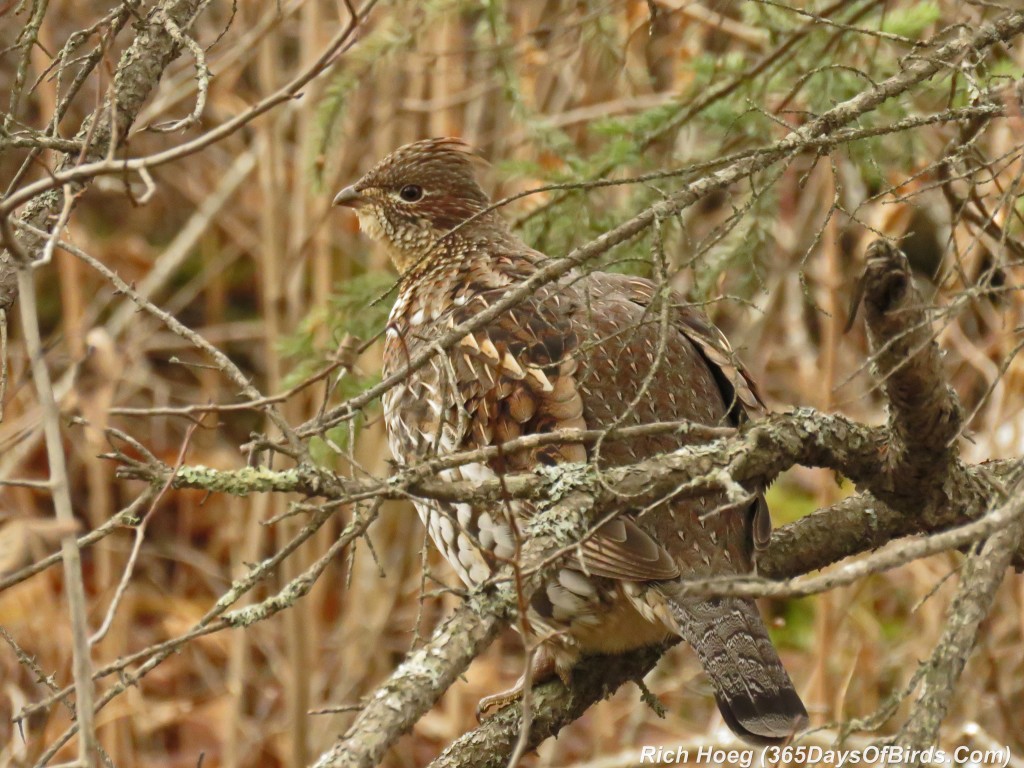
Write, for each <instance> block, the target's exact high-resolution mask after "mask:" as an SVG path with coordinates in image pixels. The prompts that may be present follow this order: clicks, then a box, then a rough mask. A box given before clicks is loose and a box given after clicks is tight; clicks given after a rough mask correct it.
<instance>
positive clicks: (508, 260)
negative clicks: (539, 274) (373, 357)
mask: <svg viewBox="0 0 1024 768" xmlns="http://www.w3.org/2000/svg"><path fill="white" fill-rule="evenodd" d="M541 258H542V256H541V254H539V253H538V252H536V251H534V250H533V249H531V248H530V247H529V246H527V245H526V244H525V243H524V242H523V241H522V240H520V239H519V237H518V236H517V235H515V234H514V233H513V232H512V231H511V230H509V229H507V228H504V227H503V228H501V229H494V230H491V231H489V232H486V233H482V232H479V231H477V232H467V233H465V234H463V233H462V232H453V233H451V234H449V235H447V236H446V237H445V238H444V239H443V241H441V242H438V243H437V244H436V246H435V247H434V248H432V249H430V250H429V251H427V252H425V253H424V254H422V255H421V257H420V258H419V260H418V261H412V263H411V264H410V265H409V266H408V267H407V269H406V270H405V271H403V272H402V276H401V278H400V287H399V292H398V298H397V300H396V302H395V306H394V308H393V309H392V312H391V322H392V324H401V325H407V326H413V327H414V326H418V325H421V324H423V323H426V322H430V321H432V320H436V319H438V318H439V317H440V316H441V315H443V314H445V312H447V311H448V310H450V309H451V308H452V307H460V306H464V305H466V304H467V302H468V301H469V300H470V299H471V298H472V297H474V296H480V295H481V294H485V293H487V292H488V291H495V290H502V289H507V288H508V287H510V286H512V285H514V284H516V283H519V282H522V281H523V280H526V279H527V278H529V277H530V275H532V274H533V273H534V272H535V271H536V269H537V264H538V262H539V261H540V259H541Z"/></svg>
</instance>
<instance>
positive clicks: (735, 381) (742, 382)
mask: <svg viewBox="0 0 1024 768" xmlns="http://www.w3.org/2000/svg"><path fill="white" fill-rule="evenodd" d="M589 282H590V285H589V286H588V289H589V291H590V292H591V294H592V295H593V296H596V297H598V300H601V299H604V300H607V299H608V297H612V298H613V299H614V298H619V299H623V298H624V299H628V300H629V301H630V302H632V303H634V304H636V305H638V306H640V307H643V308H644V309H645V310H646V311H647V312H649V313H650V315H651V317H650V318H649V319H648V324H649V325H651V326H658V324H659V323H658V321H659V313H660V306H659V305H658V302H657V300H656V299H657V294H658V287H657V286H656V285H655V284H654V283H653V282H651V281H650V280H647V279H644V278H641V277H633V276H629V275H619V274H612V273H606V272H601V273H594V274H592V275H591V276H590V281H589ZM668 301H669V310H670V316H669V323H670V325H671V327H672V328H673V329H674V330H675V331H676V332H678V333H680V334H682V336H684V337H685V338H686V339H687V340H688V341H689V342H690V343H691V344H692V345H693V346H694V347H695V348H696V349H697V351H698V352H699V353H700V355H701V357H702V358H703V361H704V363H705V364H706V365H707V367H708V369H709V370H710V372H711V375H712V376H713V377H714V380H715V383H716V384H717V387H718V390H719V392H720V394H721V397H722V402H724V403H725V405H726V410H727V413H728V419H727V421H728V423H730V424H731V425H733V426H740V425H741V424H744V423H746V422H747V421H749V420H751V419H758V418H760V417H762V416H763V415H764V414H765V413H766V407H765V404H764V401H763V400H762V399H761V396H760V395H759V394H758V391H757V385H756V384H755V382H754V380H753V378H751V376H750V374H749V373H748V372H747V370H746V369H745V368H744V367H743V365H742V363H740V362H739V360H738V359H737V358H736V355H735V353H734V352H733V350H732V347H730V345H729V341H728V340H727V339H726V338H725V334H723V333H722V332H721V331H720V330H719V329H718V328H717V327H716V326H715V325H714V323H712V322H711V320H710V318H709V317H708V316H707V314H706V313H705V312H703V311H702V310H701V309H700V308H699V307H698V306H696V305H694V304H692V303H690V302H687V301H686V300H685V299H684V298H683V297H682V296H680V295H679V294H678V293H676V292H674V291H673V292H670V293H669V295H668ZM652 331H653V328H652ZM750 512H751V515H750V533H751V536H752V539H753V544H754V546H755V548H757V549H761V548H763V547H764V546H766V545H767V543H768V540H769V539H770V538H771V532H772V525H771V517H770V515H769V512H768V506H767V504H766V503H765V500H764V495H763V493H758V494H757V498H756V499H755V501H754V503H753V504H752V505H751V508H750Z"/></svg>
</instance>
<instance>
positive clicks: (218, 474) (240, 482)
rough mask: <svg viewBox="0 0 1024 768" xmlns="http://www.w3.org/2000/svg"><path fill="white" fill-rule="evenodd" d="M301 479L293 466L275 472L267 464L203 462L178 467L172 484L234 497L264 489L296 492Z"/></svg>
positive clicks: (259, 491)
mask: <svg viewBox="0 0 1024 768" xmlns="http://www.w3.org/2000/svg"><path fill="white" fill-rule="evenodd" d="M300 482H301V478H300V476H299V472H298V470H296V469H285V470H282V471H274V470H271V469H267V468H266V467H245V468H244V469H232V470H220V469H211V468H210V467H204V466H202V465H195V466H184V467H179V468H178V471H177V472H176V473H175V477H174V484H175V486H176V487H178V488H198V489H202V490H204V491H211V492H215V493H230V494H232V495H235V496H246V495H248V494H251V493H265V492H267V491H278V492H290V491H297V490H301V488H300Z"/></svg>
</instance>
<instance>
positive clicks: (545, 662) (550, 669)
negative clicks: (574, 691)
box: [476, 646, 570, 720]
mask: <svg viewBox="0 0 1024 768" xmlns="http://www.w3.org/2000/svg"><path fill="white" fill-rule="evenodd" d="M555 674H557V675H558V677H559V678H560V679H561V680H562V682H563V683H565V685H566V686H567V687H568V685H569V677H570V670H565V671H563V670H561V669H559V668H557V667H556V666H555V661H554V659H552V658H551V655H550V654H549V653H547V652H546V651H545V650H544V648H543V646H542V647H541V648H540V650H538V651H537V653H536V654H534V657H533V663H532V664H531V665H530V675H529V677H530V685H531V686H532V685H536V684H537V683H543V682H544V681H545V680H549V679H551V677H552V675H555ZM526 678H527V676H526V675H525V674H524V675H521V676H520V678H519V679H518V680H516V684H515V685H513V686H512V687H511V688H509V689H508V690H507V691H502V692H501V693H495V694H492V695H490V696H484V697H483V698H482V699H480V703H479V704H477V705H476V718H477V720H485V719H487V718H489V717H490V716H491V715H494V714H497V713H498V711H499V710H502V709H504V708H505V707H507V706H508V705H509V704H511V703H512V702H514V701H515V700H516V699H519V698H520V697H521V696H522V695H523V691H524V690H525V689H526Z"/></svg>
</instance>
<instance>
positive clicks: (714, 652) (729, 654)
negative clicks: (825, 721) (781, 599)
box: [666, 595, 808, 744]
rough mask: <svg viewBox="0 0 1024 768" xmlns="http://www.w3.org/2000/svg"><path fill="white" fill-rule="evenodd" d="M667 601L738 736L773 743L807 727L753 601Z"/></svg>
mask: <svg viewBox="0 0 1024 768" xmlns="http://www.w3.org/2000/svg"><path fill="white" fill-rule="evenodd" d="M666 597H667V598H668V600H667V603H668V606H669V610H670V611H671V612H672V614H673V617H674V618H675V620H676V622H677V623H678V625H679V629H680V632H681V634H682V636H683V638H684V639H685V640H686V641H687V642H688V643H689V644H690V645H691V646H692V647H693V649H694V651H696V653H697V656H698V657H699V658H700V661H701V664H702V665H703V667H704V671H705V672H706V673H707V675H708V677H709V678H711V681H712V683H713V684H714V687H715V699H716V700H717V701H718V708H719V710H720V711H721V713H722V717H723V718H724V719H725V722H726V723H727V724H728V725H729V727H730V728H731V729H732V730H733V732H734V733H736V734H737V735H738V736H740V737H742V738H744V739H746V740H748V741H751V742H755V743H759V744H775V743H779V742H782V741H785V740H786V739H789V738H790V737H792V736H793V734H794V733H796V732H797V731H800V730H802V729H803V728H805V727H806V726H807V722H808V721H807V710H806V709H805V708H804V705H803V702H802V701H800V696H799V694H797V692H796V689H795V688H794V687H793V681H792V680H790V678H789V674H788V673H787V672H786V669H785V667H783V666H782V660H781V659H779V654H778V652H777V651H776V650H775V646H773V645H772V641H771V638H769V637H768V630H767V629H766V627H765V625H764V622H763V621H762V620H761V615H760V613H759V612H758V610H757V605H756V604H755V603H754V601H753V600H745V599H741V598H691V597H680V598H675V597H672V596H670V595H666Z"/></svg>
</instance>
